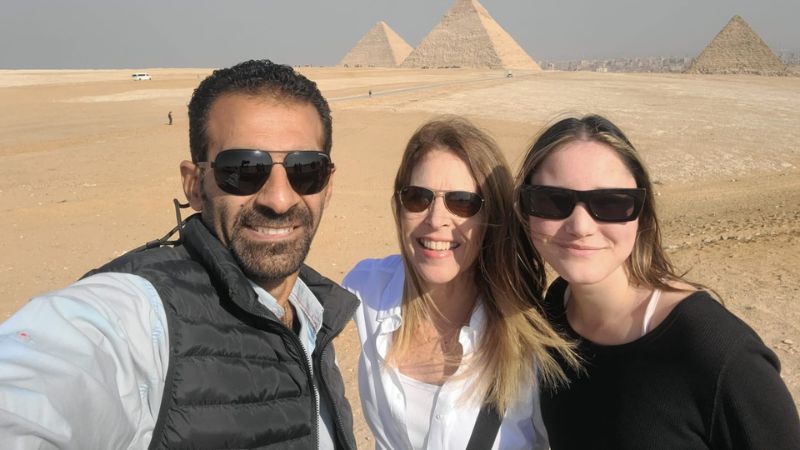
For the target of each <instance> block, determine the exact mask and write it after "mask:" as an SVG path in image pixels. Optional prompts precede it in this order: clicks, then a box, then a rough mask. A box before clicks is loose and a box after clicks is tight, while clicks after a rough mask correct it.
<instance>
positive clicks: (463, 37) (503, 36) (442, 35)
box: [402, 0, 541, 71]
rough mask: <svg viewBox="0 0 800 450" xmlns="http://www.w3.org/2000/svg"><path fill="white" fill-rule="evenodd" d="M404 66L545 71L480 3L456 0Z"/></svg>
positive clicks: (472, 0) (475, 0) (474, 0)
mask: <svg viewBox="0 0 800 450" xmlns="http://www.w3.org/2000/svg"><path fill="white" fill-rule="evenodd" d="M402 67H485V68H491V69H527V70H536V71H538V70H541V68H540V67H539V65H538V64H536V62H535V61H534V60H533V59H532V58H531V57H530V56H528V54H527V53H525V50H523V49H522V47H520V46H519V44H517V42H516V41H515V40H514V38H512V37H511V36H510V35H509V34H508V33H507V32H506V30H504V29H503V27H501V26H500V25H499V24H498V23H497V22H495V20H494V19H492V16H491V15H489V12H488V11H486V8H484V7H483V6H482V5H481V4H480V3H478V2H477V0H456V3H455V4H454V5H453V6H452V7H451V8H450V9H449V10H448V11H447V13H445V15H444V17H442V20H441V21H440V22H439V23H438V24H437V25H436V26H435V27H433V30H431V32H430V33H428V35H427V36H425V39H423V40H422V42H421V43H420V44H419V45H418V46H417V48H416V49H414V51H413V52H411V54H410V55H408V57H407V58H406V60H405V61H403V64H402Z"/></svg>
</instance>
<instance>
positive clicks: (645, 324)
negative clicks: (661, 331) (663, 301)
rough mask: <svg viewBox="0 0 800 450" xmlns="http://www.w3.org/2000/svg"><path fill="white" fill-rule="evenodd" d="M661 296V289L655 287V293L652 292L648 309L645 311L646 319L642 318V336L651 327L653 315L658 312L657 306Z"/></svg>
mask: <svg viewBox="0 0 800 450" xmlns="http://www.w3.org/2000/svg"><path fill="white" fill-rule="evenodd" d="M659 298H661V289H653V293H652V294H650V300H648V301H647V309H645V311H644V320H642V336H644V335H645V334H647V330H648V329H649V328H650V321H651V320H652V319H653V315H654V314H655V313H656V307H657V306H658V299H659Z"/></svg>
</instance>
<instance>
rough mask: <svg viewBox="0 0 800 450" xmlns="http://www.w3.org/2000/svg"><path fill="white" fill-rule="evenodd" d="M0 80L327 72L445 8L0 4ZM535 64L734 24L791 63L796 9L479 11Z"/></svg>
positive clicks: (609, 0)
mask: <svg viewBox="0 0 800 450" xmlns="http://www.w3.org/2000/svg"><path fill="white" fill-rule="evenodd" d="M0 2H1V4H0V6H2V13H0V68H5V69H13V68H145V67H223V66H228V65H231V64H233V63H236V62H239V61H242V60H245V59H251V58H270V59H272V60H274V61H276V62H282V63H287V64H313V65H332V64H336V63H337V62H338V61H339V59H340V58H342V56H344V54H345V53H346V52H347V51H348V50H349V49H350V48H351V47H352V46H353V45H354V44H355V43H356V42H357V41H358V39H359V38H360V37H361V36H362V35H363V34H364V33H365V32H366V31H367V30H368V29H369V28H370V27H372V26H373V25H374V24H375V22H377V21H378V20H385V21H386V22H387V23H388V24H389V26H391V27H392V28H393V29H394V30H395V31H397V33H399V34H400V35H401V36H402V37H403V38H404V39H405V40H406V41H408V43H409V44H411V45H412V46H415V45H417V44H418V43H419V42H420V41H421V40H422V39H423V38H424V37H425V35H426V34H427V33H428V32H429V31H430V30H431V28H433V26H434V25H435V24H436V23H438V22H439V19H440V18H441V17H442V15H443V14H444V12H445V11H446V10H447V9H448V8H449V7H450V6H451V5H452V4H453V0H447V1H445V0H228V1H220V0H125V1H122V0H0ZM482 4H483V6H484V7H486V9H488V10H489V13H490V14H491V15H492V16H493V17H494V19H495V20H496V21H497V22H498V23H500V25H501V26H502V27H503V28H505V29H506V31H508V32H509V33H510V34H511V35H512V36H513V37H514V39H516V40H517V42H519V44H520V45H521V46H522V47H523V48H524V49H525V50H527V52H528V53H529V54H530V55H531V56H532V57H533V58H534V59H536V60H541V59H548V60H564V59H580V58H612V57H626V56H695V55H696V54H697V53H699V52H700V51H701V50H702V49H703V48H704V47H705V45H706V44H707V43H708V42H709V41H710V40H711V39H712V38H713V37H714V36H715V35H716V33H717V32H719V30H720V29H722V27H723V26H724V25H725V24H726V23H727V22H728V20H730V18H731V17H732V16H733V15H734V14H739V15H741V16H742V17H743V18H744V19H745V20H746V21H747V22H748V23H749V24H750V26H751V27H752V28H753V29H754V30H755V31H756V33H758V34H759V35H760V36H761V38H762V39H764V41H766V43H767V44H768V45H769V46H770V47H772V49H773V50H775V51H780V50H791V51H800V0H750V1H746V0H658V1H655V0H638V1H637V0H559V1H552V0H551V1H543V0H483V1H482Z"/></svg>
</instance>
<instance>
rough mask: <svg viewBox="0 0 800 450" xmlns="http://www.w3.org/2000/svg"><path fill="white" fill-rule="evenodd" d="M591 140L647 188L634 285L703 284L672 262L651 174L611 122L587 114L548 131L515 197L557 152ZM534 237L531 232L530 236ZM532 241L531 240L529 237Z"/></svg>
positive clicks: (631, 270)
mask: <svg viewBox="0 0 800 450" xmlns="http://www.w3.org/2000/svg"><path fill="white" fill-rule="evenodd" d="M576 141H589V142H598V143H600V144H604V145H606V146H608V147H609V148H610V149H611V150H613V151H614V152H615V153H616V154H617V156H619V157H620V159H621V160H622V162H623V163H624V164H625V166H626V167H627V168H628V170H629V171H630V173H631V175H633V178H634V179H635V180H636V187H639V188H645V190H646V192H647V194H646V197H645V201H644V205H643V206H642V212H641V213H640V214H639V219H638V220H639V230H638V233H637V235H636V242H635V243H634V246H633V251H632V252H631V254H630V256H629V257H628V259H627V260H626V261H625V271H626V273H627V275H628V280H629V282H630V283H631V284H633V285H637V286H643V287H648V288H658V289H662V290H667V291H675V290H677V289H676V288H675V284H674V283H675V282H678V281H680V282H683V283H687V284H690V285H692V286H694V287H698V288H704V287H703V286H702V285H700V284H697V283H693V282H690V281H687V280H685V279H684V278H683V276H682V275H678V274H677V273H676V271H675V268H674V266H673V265H672V262H671V261H670V260H669V258H668V257H667V254H666V253H665V252H664V249H663V248H662V245H661V228H660V226H659V223H658V217H657V216H656V207H655V194H654V192H653V191H654V189H653V184H652V182H651V181H650V174H649V173H648V172H647V168H646V167H645V165H644V163H643V162H642V160H641V158H640V157H639V153H638V152H637V151H636V149H635V148H634V147H633V144H631V142H630V140H628V138H627V137H626V136H625V134H624V133H623V132H622V130H620V129H619V128H618V127H617V126H616V125H614V124H613V123H612V122H611V121H610V120H608V119H606V118H605V117H602V116H599V115H587V116H584V117H582V118H575V117H570V118H566V119H563V120H560V121H558V122H556V123H555V124H554V125H552V126H550V127H548V128H547V129H546V130H544V131H543V132H542V133H541V134H540V135H539V136H538V138H537V139H536V141H535V142H534V144H533V145H532V146H531V148H530V149H529V150H528V153H527V155H526V157H525V161H524V162H523V163H522V167H521V168H520V171H519V173H518V174H517V178H516V182H515V185H514V198H515V199H519V190H520V188H521V186H522V185H523V184H526V183H528V182H529V181H530V179H531V176H533V174H534V173H535V172H536V170H537V169H538V168H539V166H540V165H541V164H542V162H543V161H544V160H545V159H547V157H548V156H550V154H551V153H553V152H554V151H555V150H558V149H559V148H562V147H563V146H564V145H567V144H569V143H571V142H576ZM514 209H515V211H516V213H517V218H518V220H519V221H520V222H521V223H522V224H523V227H525V228H526V229H527V226H528V216H527V215H525V214H524V213H523V212H522V211H521V210H520V207H519V202H518V201H516V202H515V204H514ZM528 236H530V233H528ZM529 239H530V237H529Z"/></svg>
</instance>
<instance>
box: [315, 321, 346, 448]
mask: <svg viewBox="0 0 800 450" xmlns="http://www.w3.org/2000/svg"><path fill="white" fill-rule="evenodd" d="M334 337H335V336H334ZM331 341H333V337H328V336H326V337H325V341H324V342H320V344H322V349H321V350H320V352H319V357H318V359H319V361H318V363H317V367H318V368H319V369H320V370H322V360H323V359H324V358H323V357H324V356H325V352H327V351H328V347H329V346H330V343H331ZM322 375H323V374H322V373H320V374H319V385H320V391H323V390H324V392H325V395H326V397H327V398H328V399H329V400H330V403H331V407H332V408H333V412H334V415H335V416H336V440H338V441H341V443H342V445H343V446H345V447H347V448H350V443H349V442H347V438H346V436H345V433H344V423H343V422H342V414H341V407H340V406H339V405H338V404H337V403H336V399H335V398H333V395H332V394H331V390H330V389H329V388H328V383H327V382H326V381H325V377H323V376H322ZM343 381H344V380H343ZM342 388H344V385H342Z"/></svg>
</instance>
